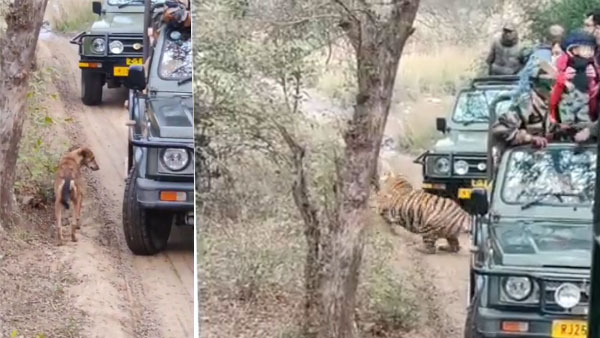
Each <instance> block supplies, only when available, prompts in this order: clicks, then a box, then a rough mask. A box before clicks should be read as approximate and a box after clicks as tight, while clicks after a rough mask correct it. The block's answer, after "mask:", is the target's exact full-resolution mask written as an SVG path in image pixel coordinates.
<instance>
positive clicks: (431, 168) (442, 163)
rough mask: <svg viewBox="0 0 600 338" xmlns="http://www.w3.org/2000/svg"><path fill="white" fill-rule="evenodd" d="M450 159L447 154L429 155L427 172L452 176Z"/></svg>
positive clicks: (434, 174)
mask: <svg viewBox="0 0 600 338" xmlns="http://www.w3.org/2000/svg"><path fill="white" fill-rule="evenodd" d="M450 167H451V164H450V159H449V158H448V157H445V156H429V157H427V162H426V167H425V170H426V173H427V174H428V175H432V176H450Z"/></svg>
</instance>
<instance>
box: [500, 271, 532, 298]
mask: <svg viewBox="0 0 600 338" xmlns="http://www.w3.org/2000/svg"><path fill="white" fill-rule="evenodd" d="M532 291H533V283H532V282H531V279H529V278H527V277H508V278H506V279H505V280H504V292H505V293H506V295H507V296H508V297H509V298H511V299H512V300H516V301H522V300H525V299H527V297H529V296H531V292H532Z"/></svg>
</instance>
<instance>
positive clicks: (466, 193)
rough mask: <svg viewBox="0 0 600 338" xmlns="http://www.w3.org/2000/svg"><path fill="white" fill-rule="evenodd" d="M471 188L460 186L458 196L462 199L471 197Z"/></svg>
mask: <svg viewBox="0 0 600 338" xmlns="http://www.w3.org/2000/svg"><path fill="white" fill-rule="evenodd" d="M471 192H472V190H471V189H467V188H459V189H458V198H459V199H461V200H468V199H470V198H471Z"/></svg>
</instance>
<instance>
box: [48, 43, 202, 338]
mask: <svg viewBox="0 0 600 338" xmlns="http://www.w3.org/2000/svg"><path fill="white" fill-rule="evenodd" d="M39 53H40V55H41V58H42V60H44V63H46V64H47V65H49V66H51V67H52V68H53V69H54V71H55V79H56V81H55V83H54V86H55V87H56V91H57V92H58V93H59V96H58V99H57V100H56V101H55V104H56V106H55V107H53V109H52V110H53V114H54V115H58V116H60V115H61V114H62V115H64V116H63V117H69V118H71V119H72V120H73V122H72V123H71V125H70V126H68V128H67V131H66V132H67V133H69V134H70V137H71V138H72V139H74V141H75V142H76V143H80V144H86V145H88V146H89V147H90V148H91V149H92V150H93V151H94V153H95V155H96V159H97V161H98V164H99V166H100V170H99V171H97V172H94V173H91V174H90V175H88V176H91V177H92V181H93V182H92V190H93V193H92V194H91V195H92V197H91V198H89V199H88V201H86V202H87V203H85V204H84V213H85V214H86V218H85V219H84V220H83V226H82V230H81V235H80V241H79V242H78V243H76V244H73V243H69V244H67V245H66V246H65V247H64V248H62V252H63V253H64V256H63V257H62V260H63V261H64V262H66V263H67V264H69V265H70V266H72V269H73V273H74V274H75V275H76V276H77V278H79V279H80V280H81V283H80V284H78V285H76V286H74V287H73V288H71V289H70V290H68V292H69V293H70V296H72V297H73V298H74V299H75V304H76V305H77V307H79V308H80V309H81V310H83V311H85V313H86V314H87V315H88V318H89V319H90V321H91V325H90V326H89V327H87V328H86V329H85V330H86V331H87V333H85V334H84V335H83V336H85V337H111V338H118V337H164V338H171V337H177V338H179V337H192V336H193V326H194V325H193V318H194V316H193V308H194V302H193V299H194V297H193V292H194V256H193V255H194V251H193V238H194V235H193V234H194V232H193V229H192V228H191V227H188V228H183V227H182V228H179V227H175V228H173V231H172V234H171V239H170V241H169V245H168V247H167V250H166V251H164V252H163V253H161V254H158V255H156V256H153V257H138V256H134V255H133V254H131V252H130V251H129V249H128V248H127V246H126V244H125V239H124V237H123V233H122V228H121V208H122V206H121V201H122V198H123V189H124V180H125V176H126V172H125V171H126V154H127V152H126V146H127V143H126V142H127V129H126V126H125V122H126V120H127V112H126V109H125V108H124V106H123V103H124V101H125V100H126V98H127V91H126V90H125V89H117V90H115V89H110V90H107V89H106V88H105V92H104V99H103V104H102V105H101V106H99V107H88V106H85V105H83V104H82V103H81V100H80V99H79V95H80V70H79V69H78V67H77V64H78V55H77V48H76V46H75V45H71V44H69V43H68V39H67V38H65V37H59V36H55V35H52V34H48V33H46V34H44V35H42V40H41V41H40V48H39Z"/></svg>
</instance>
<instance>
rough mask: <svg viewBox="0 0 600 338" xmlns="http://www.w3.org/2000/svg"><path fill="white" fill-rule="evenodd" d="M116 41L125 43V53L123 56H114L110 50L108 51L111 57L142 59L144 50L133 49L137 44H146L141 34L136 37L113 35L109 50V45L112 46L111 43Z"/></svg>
mask: <svg viewBox="0 0 600 338" xmlns="http://www.w3.org/2000/svg"><path fill="white" fill-rule="evenodd" d="M114 40H119V41H121V42H122V43H123V52H122V53H121V54H112V53H111V52H110V50H109V51H108V53H109V55H113V56H134V57H141V56H142V54H143V52H144V50H143V48H140V49H139V50H135V49H133V45H134V44H135V43H139V44H140V45H143V44H144V39H143V37H142V35H141V34H140V35H139V36H135V35H127V36H113V35H111V36H109V38H108V44H107V48H108V45H110V43H111V42H112V41H114Z"/></svg>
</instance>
